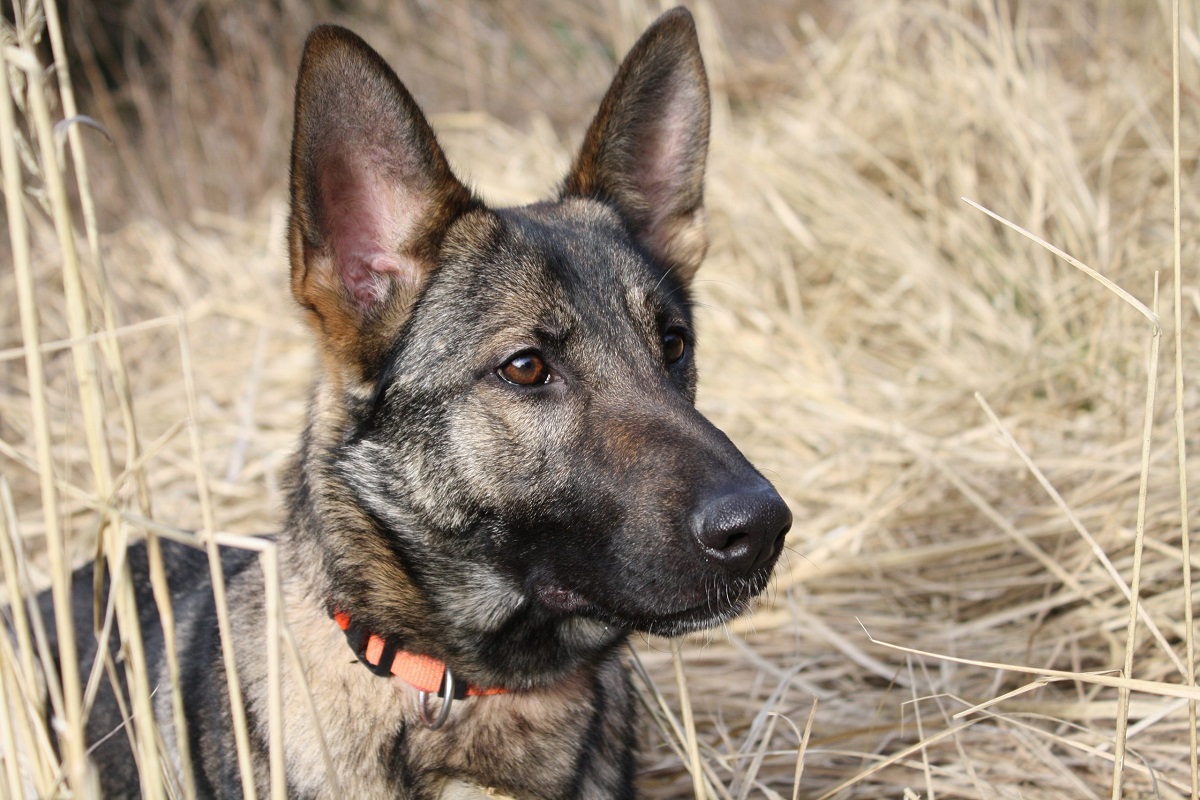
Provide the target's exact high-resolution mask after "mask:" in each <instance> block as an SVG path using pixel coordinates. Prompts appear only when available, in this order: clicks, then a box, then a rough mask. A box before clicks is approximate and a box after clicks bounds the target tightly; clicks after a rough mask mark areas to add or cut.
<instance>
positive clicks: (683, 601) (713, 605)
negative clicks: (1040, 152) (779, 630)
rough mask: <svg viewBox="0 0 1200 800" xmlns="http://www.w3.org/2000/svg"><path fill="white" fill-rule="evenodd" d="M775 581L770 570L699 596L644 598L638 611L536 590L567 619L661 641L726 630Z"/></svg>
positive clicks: (547, 586) (561, 590)
mask: <svg viewBox="0 0 1200 800" xmlns="http://www.w3.org/2000/svg"><path fill="white" fill-rule="evenodd" d="M769 578H770V570H764V571H762V572H761V573H759V574H756V575H754V576H751V577H750V578H747V579H744V580H738V581H733V582H731V583H729V584H728V585H725V586H719V587H717V586H709V587H704V586H698V587H696V589H695V591H693V592H684V593H680V594H677V595H675V596H673V597H672V598H670V599H669V600H660V601H657V602H655V600H654V599H653V598H640V602H638V603H637V604H636V605H637V606H641V607H629V606H630V604H625V603H622V604H621V605H619V606H618V605H615V604H611V603H600V602H596V601H593V600H591V599H589V598H588V597H587V596H585V595H584V594H583V593H582V592H580V591H579V590H577V589H569V588H566V587H565V586H562V585H560V584H557V583H551V582H548V581H539V582H538V583H536V584H535V585H534V587H533V594H534V596H535V597H536V598H537V601H538V602H539V603H540V604H541V605H542V606H544V607H545V608H546V609H548V610H549V611H551V612H553V613H555V614H561V615H563V616H579V617H590V618H593V619H597V620H600V621H601V622H604V623H606V624H609V625H613V626H616V627H619V628H623V629H626V630H631V631H641V632H643V633H650V634H655V635H658V636H678V635H681V634H684V633H690V632H692V631H698V630H703V629H705V628H711V627H714V626H716V625H720V624H721V623H723V622H726V621H728V620H730V619H733V618H734V617H736V616H739V615H740V614H742V613H743V612H745V611H746V610H747V609H748V608H749V607H750V604H751V602H752V601H753V600H754V598H755V597H757V596H758V595H759V594H760V593H761V592H762V591H763V589H765V588H766V584H767V581H768V580H769Z"/></svg>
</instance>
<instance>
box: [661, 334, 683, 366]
mask: <svg viewBox="0 0 1200 800" xmlns="http://www.w3.org/2000/svg"><path fill="white" fill-rule="evenodd" d="M662 347H663V358H665V359H666V360H667V363H668V364H678V363H679V362H680V361H682V360H683V357H684V356H685V355H687V342H685V341H684V340H683V334H682V333H680V332H679V331H667V332H666V333H664V334H663V337H662Z"/></svg>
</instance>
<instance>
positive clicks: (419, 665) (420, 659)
mask: <svg viewBox="0 0 1200 800" xmlns="http://www.w3.org/2000/svg"><path fill="white" fill-rule="evenodd" d="M331 616H332V617H333V620H334V622H336V623H337V624H338V627H339V628H341V629H342V632H343V633H345V634H346V641H347V642H348V643H349V645H350V649H351V650H353V651H354V655H356V656H358V660H359V661H361V662H362V664H363V666H365V667H366V668H367V669H369V670H371V672H373V673H375V674H376V675H379V676H380V677H385V678H386V677H388V676H390V675H395V676H396V677H397V678H400V679H401V680H402V681H404V682H405V683H407V684H409V685H411V686H412V687H413V688H415V689H417V690H418V691H420V692H424V693H426V694H436V695H437V696H438V697H445V696H446V685H447V683H449V684H450V685H451V687H452V690H451V691H452V694H451V697H452V698H453V699H455V700H462V699H463V698H465V697H480V696H483V695H493V694H507V693H508V690H507V689H505V688H502V687H499V686H495V687H492V688H487V689H485V688H482V687H479V686H472V685H470V684H462V683H458V682H457V681H447V680H446V674H447V672H448V670H447V669H446V664H445V662H444V661H438V660H437V659H436V658H432V657H430V656H425V655H418V654H416V653H410V652H408V651H406V650H401V649H400V648H399V646H398V645H397V644H396V643H395V642H393V641H388V640H387V639H384V638H383V637H382V636H380V635H379V634H377V633H374V632H372V631H368V630H367V629H366V628H364V627H362V626H361V625H357V624H355V623H354V622H352V621H351V619H350V615H349V614H347V613H346V612H345V611H340V610H337V609H334V610H333V611H331Z"/></svg>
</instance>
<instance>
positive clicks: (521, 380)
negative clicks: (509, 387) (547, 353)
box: [497, 353, 550, 386]
mask: <svg viewBox="0 0 1200 800" xmlns="http://www.w3.org/2000/svg"><path fill="white" fill-rule="evenodd" d="M497 372H498V373H500V377H501V378H503V379H504V380H506V381H508V382H509V383H511V384H513V385H514V386H541V385H542V384H544V383H548V382H549V381H550V368H549V367H547V366H546V362H545V361H543V360H542V357H541V356H539V355H538V354H537V353H521V354H519V355H515V356H513V357H512V358H510V359H509V360H508V361H506V362H505V363H504V365H503V366H501V367H500V369H498V370H497Z"/></svg>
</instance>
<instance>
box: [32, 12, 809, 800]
mask: <svg viewBox="0 0 1200 800" xmlns="http://www.w3.org/2000/svg"><path fill="white" fill-rule="evenodd" d="M708 131H709V95H708V84H707V78H706V74H705V70H704V64H703V61H702V59H701V54H700V47H699V43H698V41H697V38H696V32H695V27H694V24H693V21H692V18H691V15H690V14H689V13H688V12H687V11H686V10H684V9H682V8H677V9H675V10H673V11H670V12H668V13H666V14H664V15H663V16H662V17H660V18H659V19H658V20H657V21H656V22H655V23H654V24H653V25H652V26H651V27H650V28H649V29H648V30H647V31H646V32H645V34H644V35H643V36H642V37H641V38H640V40H639V41H638V42H637V43H636V44H635V45H634V47H633V48H632V50H631V51H630V53H629V54H628V56H627V57H626V58H625V60H624V61H623V63H622V64H621V66H620V68H619V71H618V72H617V74H616V77H615V78H614V80H613V83H612V85H611V87H610V88H609V89H608V92H607V94H606V95H605V97H604V99H603V101H602V103H601V104H600V108H599V111H598V112H597V114H596V116H595V118H594V120H593V121H592V123H591V125H590V127H589V128H588V130H587V133H586V136H585V138H584V141H583V144H582V147H581V149H580V151H579V153H578V156H577V157H576V158H575V160H574V162H573V165H572V166H571V168H570V171H569V173H568V174H567V176H566V178H565V180H564V181H563V183H562V185H561V187H560V189H559V190H558V192H557V194H556V195H555V196H554V198H553V199H551V200H547V201H545V202H539V203H535V204H533V205H529V206H524V207H520V208H496V209H493V208H489V207H488V206H486V205H485V204H484V203H483V202H482V201H481V200H480V199H479V198H478V197H477V196H476V195H475V194H473V193H472V191H471V190H470V189H468V188H467V187H466V186H465V185H464V184H463V183H461V182H460V181H459V180H458V179H457V178H455V176H454V175H453V173H452V172H451V170H450V167H449V165H448V163H447V160H446V158H445V156H444V154H443V152H442V150H441V149H440V147H439V145H438V143H437V140H436V138H435V136H434V133H433V130H432V129H431V127H430V125H429V123H428V122H427V121H426V119H425V117H424V116H423V114H422V112H421V110H420V109H419V108H418V106H417V104H416V103H415V101H414V100H413V98H412V96H411V95H410V94H409V92H408V91H407V89H406V88H405V87H404V85H403V84H402V83H401V82H400V80H399V79H398V78H397V77H396V75H395V73H394V72H393V71H392V70H391V69H390V68H389V67H388V65H387V64H386V63H385V62H384V60H383V59H382V58H381V57H380V56H379V55H378V54H377V53H376V52H375V51H374V50H372V49H371V48H370V47H369V46H368V45H367V44H366V43H365V42H364V41H363V40H362V39H360V38H358V37H357V36H356V35H354V34H353V33H351V32H349V31H347V30H345V29H342V28H338V27H333V26H323V27H318V28H316V29H315V30H314V31H313V32H312V33H311V35H310V36H309V38H308V41H307V44H306V46H305V50H304V54H303V58H302V62H301V65H300V72H299V77H298V80H297V84H296V104H295V118H294V137H293V142H292V149H291V174H290V194H291V217H290V224H289V232H288V239H289V252H290V261H291V291H292V293H293V295H294V297H295V299H296V301H297V302H298V304H299V306H300V307H301V309H302V310H303V314H304V315H305V317H306V319H307V322H308V324H309V325H310V326H311V328H312V331H313V334H314V336H315V339H316V343H317V347H318V350H319V356H320V358H319V363H320V366H319V377H318V380H317V382H316V384H315V388H314V391H313V395H312V400H311V405H310V411H309V416H308V421H307V426H306V428H305V430H304V432H303V434H302V436H301V439H300V443H299V447H298V452H297V454H296V456H295V459H294V462H293V464H292V466H291V470H290V481H289V484H288V491H287V501H288V503H287V505H288V509H289V510H288V516H287V523H286V526H285V528H284V530H283V532H282V533H280V534H279V535H278V536H277V537H276V541H277V543H278V553H279V559H280V572H281V582H282V588H281V595H282V600H283V609H284V614H285V616H286V619H287V622H288V625H289V628H290V630H291V631H292V633H293V635H294V638H295V641H296V643H297V645H298V650H299V652H300V655H301V660H302V662H303V664H304V669H303V672H304V674H303V676H302V677H303V681H304V683H306V684H307V687H308V690H309V691H311V695H312V698H313V705H314V706H315V710H316V713H317V716H318V717H319V719H320V732H319V735H318V731H317V728H316V724H315V723H314V720H313V718H312V714H311V713H310V710H309V707H308V705H307V704H306V703H305V702H303V701H302V700H301V699H300V698H303V697H304V696H305V695H304V692H305V689H304V688H303V686H302V683H301V676H299V675H296V674H294V673H293V672H292V671H291V670H290V669H287V668H285V669H284V670H283V671H282V678H281V680H282V683H283V686H282V689H283V692H284V696H285V697H286V698H289V701H288V702H287V703H286V704H285V707H284V710H283V714H284V719H283V723H284V724H283V730H284V738H283V745H284V747H283V749H284V763H285V764H286V787H287V793H288V795H289V796H290V797H296V798H318V797H329V796H331V794H333V792H334V786H335V784H336V786H337V787H339V788H340V791H341V793H342V795H344V796H347V797H400V798H437V797H443V798H451V797H471V796H485V795H492V796H494V794H495V793H501V794H505V795H509V796H511V797H519V798H595V799H597V800H599V799H600V798H631V797H633V796H634V795H635V788H634V773H635V738H636V735H635V724H634V719H635V713H634V711H635V710H634V700H633V692H632V688H631V685H630V682H629V678H628V675H627V670H626V667H625V664H624V656H623V654H624V652H625V649H624V648H625V644H626V642H627V639H628V637H629V636H630V635H631V633H633V632H645V633H650V634H657V635H662V636H676V635H680V634H684V633H687V632H689V631H695V630H699V629H703V628H707V627H710V626H713V625H717V624H719V623H721V622H723V621H725V620H728V619H730V618H732V617H734V616H735V615H737V614H739V613H741V612H743V611H744V610H746V609H747V608H748V606H749V605H750V603H751V602H752V601H753V599H754V598H755V597H756V596H757V595H759V594H760V593H761V592H762V591H763V590H764V589H765V587H766V586H767V583H768V580H769V578H770V575H771V572H772V569H773V566H774V564H775V562H776V560H777V559H778V557H779V554H780V551H781V550H782V548H783V546H784V541H785V536H786V534H787V531H788V528H789V527H790V525H791V513H790V511H789V510H788V507H787V505H786V504H785V503H784V502H783V500H782V499H781V498H780V496H779V494H778V493H777V492H776V491H775V489H774V488H773V487H772V486H771V484H770V483H769V482H768V481H767V480H766V479H765V478H764V477H763V476H762V475H761V474H760V473H759V472H758V471H756V470H755V469H754V467H752V466H751V464H750V463H749V462H748V461H747V460H746V458H745V457H744V456H743V455H742V454H741V453H740V452H739V451H738V449H737V448H736V447H735V446H734V445H733V444H732V443H731V442H730V440H729V439H728V438H726V436H725V435H724V434H722V433H721V432H720V431H719V430H718V429H717V428H715V427H714V426H713V425H712V424H711V423H709V422H708V421H707V420H706V419H705V418H704V417H703V416H701V414H700V413H699V412H698V411H697V410H696V409H695V407H694V399H695V387H696V360H695V357H694V355H695V347H696V333H695V326H694V323H693V318H692V308H691V303H690V299H689V298H690V290H691V285H692V282H693V278H694V276H695V274H696V271H697V269H698V267H699V266H700V263H701V261H702V259H703V257H704V254H705V251H706V249H707V237H706V233H705V214H704V206H703V181H704V168H705V160H706V158H707V148H708ZM162 547H163V552H164V557H165V560H166V566H167V571H168V578H169V581H170V586H171V594H172V599H173V604H174V609H175V617H176V635H177V640H178V642H179V647H178V655H179V663H180V664H181V670H182V675H181V676H180V681H179V685H178V686H174V687H172V686H171V685H170V681H169V680H168V678H167V673H166V671H165V667H164V653H163V634H162V630H161V627H160V624H159V622H158V620H157V618H156V616H155V614H154V613H153V608H154V601H153V597H152V594H151V590H150V588H149V580H148V578H147V577H146V575H147V569H148V567H147V553H146V549H145V546H144V545H136V546H134V547H132V548H131V549H130V550H129V552H128V568H129V569H130V570H131V571H132V574H133V575H134V584H135V586H136V587H137V601H138V604H139V608H140V609H142V612H141V614H140V617H141V621H142V627H143V636H144V639H145V643H146V644H145V646H146V650H147V654H148V655H147V660H148V663H147V669H148V670H149V672H150V674H151V675H152V676H156V678H157V683H156V693H155V696H154V701H153V702H154V704H155V713H156V716H157V718H158V724H159V727H160V729H161V731H162V736H163V743H162V744H163V748H164V752H165V753H166V754H167V756H168V761H169V762H170V763H169V766H171V767H173V768H175V769H177V770H179V769H184V767H183V765H185V764H190V769H184V774H182V775H181V777H180V780H181V781H182V782H184V783H186V784H187V785H190V786H191V787H192V789H193V791H194V793H195V795H196V796H200V797H241V796H243V788H244V787H243V783H242V780H243V778H242V776H241V775H240V773H239V760H238V757H237V749H236V747H235V734H234V725H233V722H232V717H231V712H230V703H229V697H230V690H229V688H228V685H227V682H226V677H225V670H224V667H223V662H222V648H221V639H220V637H219V635H218V626H217V623H216V612H215V601H214V597H213V590H212V586H211V579H210V577H209V570H208V562H207V561H206V555H205V554H204V552H203V551H199V550H195V549H191V548H188V547H185V546H182V545H173V544H170V543H169V542H165V541H164V542H163V543H162ZM222 566H223V575H224V581H225V584H226V587H227V592H228V607H229V608H230V609H231V613H232V620H233V621H232V640H233V642H234V648H233V649H234V652H235V657H236V664H237V670H238V674H239V676H240V685H241V687H242V693H243V699H244V707H245V709H246V715H247V719H248V721H249V734H250V735H249V740H248V743H247V747H248V749H249V752H250V753H251V754H252V760H253V776H252V780H253V781H254V782H255V784H256V788H257V792H258V793H259V794H260V795H265V794H266V792H267V787H268V784H269V763H268V751H269V747H268V744H267V742H268V719H269V712H268V687H269V684H270V679H269V677H268V673H267V667H266V664H265V660H264V657H263V642H264V640H265V636H266V634H265V624H266V623H265V619H266V617H267V611H266V600H265V595H266V589H265V584H264V577H263V574H262V572H261V571H260V570H259V569H258V568H257V566H255V562H254V557H253V555H252V554H250V553H247V552H245V551H237V550H232V549H230V550H227V551H223V555H222ZM75 580H76V587H75V588H76V593H75V597H76V598H77V599H78V600H79V601H80V602H79V603H77V606H78V614H79V619H78V620H77V626H76V627H77V630H78V631H81V632H87V635H84V634H82V633H81V634H80V637H79V644H78V648H79V652H80V654H81V657H82V658H83V659H85V663H90V662H91V659H92V658H93V657H94V656H95V654H96V650H97V643H96V641H95V637H94V636H91V635H90V631H91V613H92V612H91V607H92V606H91V583H92V580H93V572H92V570H91V568H86V567H85V568H83V569H81V570H79V571H78V572H77V573H76V576H75ZM42 604H43V606H44V610H45V613H47V614H50V613H51V608H50V605H49V601H48V598H44V599H43V603H42ZM50 627H51V630H52V629H53V626H50ZM51 644H52V645H53V636H52V635H51ZM173 692H177V693H179V696H180V697H181V698H182V702H183V705H184V708H185V709H186V718H187V723H188V724H187V730H186V731H183V730H176V729H175V727H174V725H173V724H172V713H171V711H172V697H173ZM121 725H122V714H121V713H120V710H119V707H118V703H117V698H116V697H115V695H114V691H113V689H112V688H111V686H109V685H107V682H105V686H104V687H103V688H102V690H101V692H100V694H99V696H98V698H97V700H96V703H95V705H94V707H93V709H92V712H91V714H90V717H89V720H88V726H87V737H88V741H89V742H91V743H92V750H91V757H92V759H93V761H94V763H95V764H96V765H97V771H98V774H99V779H100V782H101V786H102V790H103V792H104V794H105V795H106V796H112V797H116V796H130V795H136V794H137V793H138V791H139V783H138V770H137V768H136V766H135V763H134V761H135V760H134V758H133V753H132V752H131V750H130V745H129V741H128V737H126V736H125V735H120V734H119V733H117V734H116V735H114V732H117V731H118V729H119V728H120V727H121ZM322 741H323V743H324V746H325V747H326V748H327V751H328V754H329V757H330V758H329V761H330V763H331V764H332V765H333V767H334V769H335V770H336V771H337V775H336V776H335V777H336V780H332V779H331V777H330V776H329V775H328V774H327V772H326V761H325V759H324V758H323V757H322V751H321V746H322V745H321V742H322Z"/></svg>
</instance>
